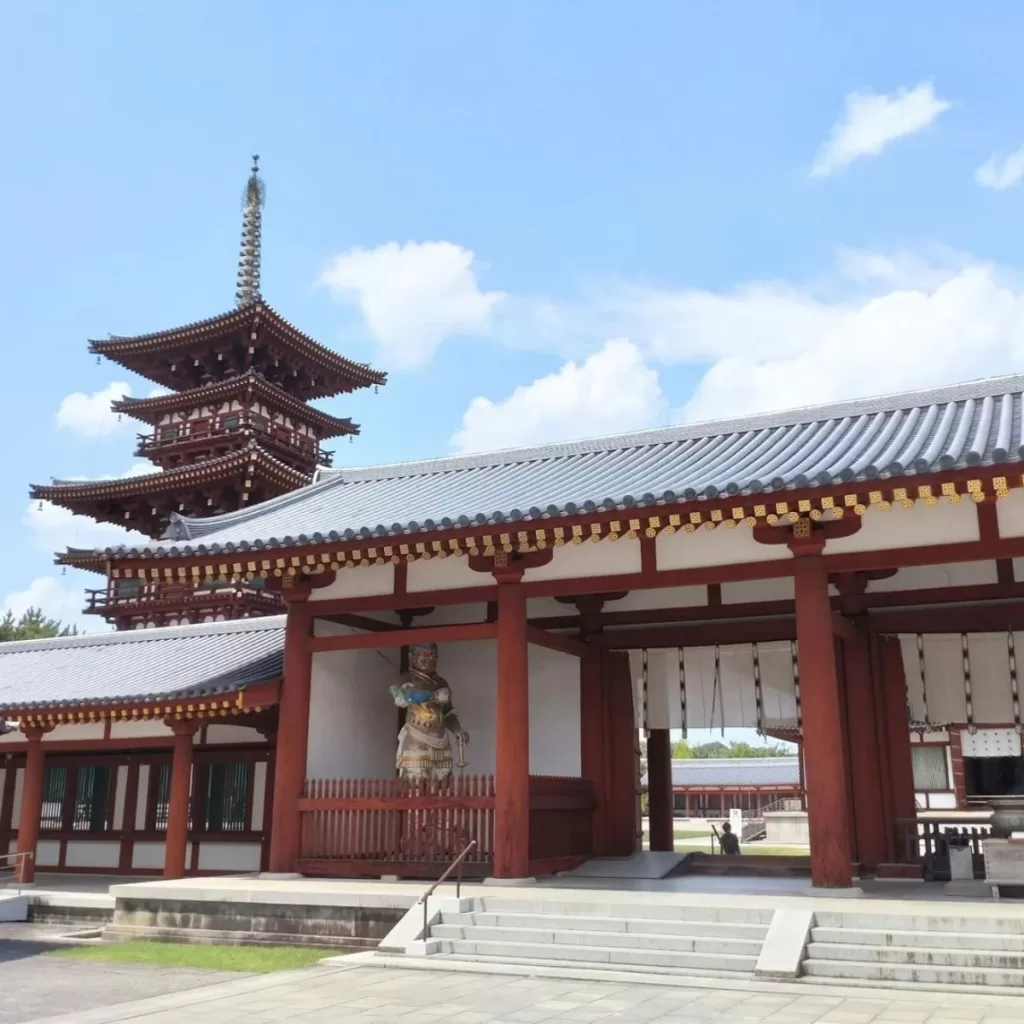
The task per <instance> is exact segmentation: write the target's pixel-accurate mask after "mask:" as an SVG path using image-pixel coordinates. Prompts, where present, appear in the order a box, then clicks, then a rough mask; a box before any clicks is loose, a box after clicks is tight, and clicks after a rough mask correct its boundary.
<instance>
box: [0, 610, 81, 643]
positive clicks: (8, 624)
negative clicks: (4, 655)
mask: <svg viewBox="0 0 1024 1024" xmlns="http://www.w3.org/2000/svg"><path fill="white" fill-rule="evenodd" d="M77 634H78V629H77V628H76V627H75V626H65V625H63V624H62V623H61V621H60V620H59V619H48V618H47V617H46V616H45V615H44V614H43V610H42V609H41V608H29V609H28V610H27V611H25V612H24V613H23V614H22V615H21V616H20V617H19V618H15V617H14V613H13V612H8V613H7V614H6V615H5V616H4V617H3V618H2V619H0V643H7V642H9V641H11V640H45V639H48V638H49V637H54V636H77Z"/></svg>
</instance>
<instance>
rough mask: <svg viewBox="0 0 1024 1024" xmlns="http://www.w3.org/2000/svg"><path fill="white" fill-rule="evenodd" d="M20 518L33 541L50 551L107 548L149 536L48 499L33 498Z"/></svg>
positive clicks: (140, 540) (42, 548)
mask: <svg viewBox="0 0 1024 1024" xmlns="http://www.w3.org/2000/svg"><path fill="white" fill-rule="evenodd" d="M21 521H22V523H24V525H25V526H27V527H28V529H29V533H30V535H31V537H32V542H33V544H35V546H36V547H38V548H40V549H41V550H43V551H46V552H47V553H50V554H52V553H54V552H59V551H63V550H64V549H65V548H67V547H73V548H106V547H114V546H116V545H118V544H133V543H142V542H144V541H145V540H146V538H145V537H143V535H142V534H140V533H134V532H132V531H130V530H125V529H122V528H121V527H120V526H115V525H114V524H113V523H97V522H94V521H93V520H92V519H89V518H88V517H87V516H76V515H73V514H72V513H71V512H69V511H68V510H67V509H66V508H61V507H60V506H59V505H54V504H53V503H52V502H49V501H33V502H31V503H30V504H29V505H28V507H27V508H26V510H25V514H24V516H23V517H22V520H21Z"/></svg>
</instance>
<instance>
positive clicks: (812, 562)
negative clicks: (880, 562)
mask: <svg viewBox="0 0 1024 1024" xmlns="http://www.w3.org/2000/svg"><path fill="white" fill-rule="evenodd" d="M796 540H797V538H794V541H796ZM824 544H825V542H824V539H823V538H822V539H818V538H815V537H814V536H813V535H812V536H811V537H807V538H800V542H799V543H794V544H793V553H794V555H795V556H796V557H795V558H794V560H793V562H794V565H793V576H794V582H795V585H796V635H797V644H798V647H799V663H800V698H801V707H802V709H803V740H804V754H805V757H806V758H807V817H808V826H809V831H810V839H811V881H812V883H813V884H814V885H815V886H820V887H823V888H833V889H846V888H850V887H851V886H852V884H853V874H852V871H851V862H852V855H851V842H850V813H849V806H848V795H847V794H848V780H847V778H846V759H845V757H844V744H843V714H842V706H841V703H840V688H839V676H838V673H837V670H836V654H835V639H834V636H833V630H832V606H831V603H830V600H829V592H828V576H827V574H826V572H825V562H824V559H823V558H822V556H821V552H822V550H823V548H824Z"/></svg>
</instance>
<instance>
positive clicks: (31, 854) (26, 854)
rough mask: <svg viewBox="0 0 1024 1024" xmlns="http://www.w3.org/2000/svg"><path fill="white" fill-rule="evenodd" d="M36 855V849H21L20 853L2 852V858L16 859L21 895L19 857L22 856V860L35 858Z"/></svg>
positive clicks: (15, 866) (0, 854)
mask: <svg viewBox="0 0 1024 1024" xmlns="http://www.w3.org/2000/svg"><path fill="white" fill-rule="evenodd" d="M35 856H36V855H35V851H34V850H20V851H19V852H18V853H0V860H13V861H14V870H15V871H16V872H17V879H18V895H19V896H20V895H21V872H20V871H18V859H19V858H21V859H22V860H26V859H27V860H34V859H35Z"/></svg>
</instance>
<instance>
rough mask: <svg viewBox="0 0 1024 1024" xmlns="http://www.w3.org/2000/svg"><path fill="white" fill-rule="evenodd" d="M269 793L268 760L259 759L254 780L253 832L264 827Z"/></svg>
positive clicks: (251, 826)
mask: <svg viewBox="0 0 1024 1024" xmlns="http://www.w3.org/2000/svg"><path fill="white" fill-rule="evenodd" d="M266 795H267V762H266V761H257V762H256V768H255V771H254V772H253V780H252V819H251V820H250V822H249V827H250V828H251V829H252V830H253V832H260V831H262V829H263V808H264V806H265V804H266Z"/></svg>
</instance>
